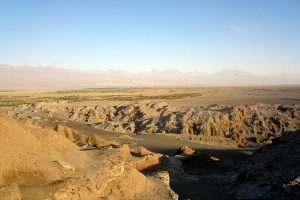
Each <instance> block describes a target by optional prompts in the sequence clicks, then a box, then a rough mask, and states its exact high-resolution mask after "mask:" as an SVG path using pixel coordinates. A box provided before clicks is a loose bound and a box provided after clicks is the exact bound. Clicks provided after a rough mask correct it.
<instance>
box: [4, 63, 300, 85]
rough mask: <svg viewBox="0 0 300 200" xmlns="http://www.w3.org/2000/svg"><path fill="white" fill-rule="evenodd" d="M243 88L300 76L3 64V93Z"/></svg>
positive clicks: (297, 79) (290, 80)
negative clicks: (96, 89) (109, 89)
mask: <svg viewBox="0 0 300 200" xmlns="http://www.w3.org/2000/svg"><path fill="white" fill-rule="evenodd" d="M240 84H243V85H248V84H249V85H252V84H261V85H263V84H300V75H299V74H278V75H256V74H252V73H248V72H243V71H238V70H231V69H225V70H223V71H221V72H218V73H214V74H206V73H202V72H179V71H176V70H165V71H157V70H151V71H142V72H137V73H132V72H127V71H119V70H117V71H115V70H107V71H100V70H99V71H95V70H89V71H84V70H82V71H81V70H73V69H66V68H60V67H31V66H12V65H6V64H2V65H1V64H0V88H1V89H22V88H23V89H29V88H64V87H65V88H75V87H145V86H206V85H208V86H209V85H240Z"/></svg>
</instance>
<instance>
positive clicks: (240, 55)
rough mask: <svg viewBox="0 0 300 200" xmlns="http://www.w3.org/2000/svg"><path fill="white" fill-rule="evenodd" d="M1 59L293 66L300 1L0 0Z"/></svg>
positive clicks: (263, 68)
mask: <svg viewBox="0 0 300 200" xmlns="http://www.w3.org/2000/svg"><path fill="white" fill-rule="evenodd" d="M0 63H3V64H14V65H22V64H27V65H46V66H48V65H54V66H61V67H67V68H77V69H99V70H107V69H118V70H129V71H143V70H152V69H156V70H166V69H174V70H180V71H203V72H216V71H221V70H223V69H225V68H230V69H236V70H243V71H248V72H253V73H263V74H276V73H288V72H292V73H294V72H296V73H300V1H299V0H236V1H230V0H218V1H217V0H210V1H209V0H207V1H201V0H151V1H150V0H119V1H116V0H94V1H89V0H81V1H76V0H72V1H71V0H63V1H60V0H48V1H46V0H38V1H30V0H26V1H24V0H20V1H17V0H0Z"/></svg>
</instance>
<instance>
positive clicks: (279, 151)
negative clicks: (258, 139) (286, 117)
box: [232, 132, 300, 199]
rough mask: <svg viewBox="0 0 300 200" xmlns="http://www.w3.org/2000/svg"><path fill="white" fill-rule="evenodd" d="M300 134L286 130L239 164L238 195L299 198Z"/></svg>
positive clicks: (242, 197) (236, 194)
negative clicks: (286, 131)
mask: <svg viewBox="0 0 300 200" xmlns="http://www.w3.org/2000/svg"><path fill="white" fill-rule="evenodd" d="M299 153H300V134H299V133H297V132H295V133H289V134H284V135H283V136H281V137H280V138H276V139H273V140H272V144H269V145H266V146H264V147H261V148H260V149H258V150H257V151H255V153H254V154H253V155H252V156H251V158H250V159H249V160H247V161H245V162H242V163H241V164H239V166H237V167H236V173H237V175H236V176H234V184H235V185H237V186H236V187H235V189H234V190H233V191H232V193H233V194H234V195H235V196H236V198H237V199H299V198H300V189H299V185H300V184H299V183H300V181H299V175H300V165H299V163H300V156H299Z"/></svg>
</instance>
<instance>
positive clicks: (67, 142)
mask: <svg viewBox="0 0 300 200" xmlns="http://www.w3.org/2000/svg"><path fill="white" fill-rule="evenodd" d="M85 136H86V135H82V134H80V133H78V132H76V131H74V130H72V129H70V128H68V127H66V126H58V127H57V128H56V131H54V130H50V129H45V128H41V127H35V126H33V125H31V126H27V125H26V124H20V123H17V122H16V121H15V120H13V119H11V118H9V117H8V116H7V115H6V114H4V113H2V112H0V158H1V162H0V199H1V200H2V199H3V200H4V199H5V200H9V199H24V200H27V199H30V200H40V199H53V200H68V199H74V200H76V199H78V200H79V199H87V200H96V199H145V200H146V199H149V200H150V199H158V200H159V199H161V200H162V199H177V198H178V196H177V195H176V194H175V193H174V192H173V191H172V190H171V189H170V187H169V186H168V185H166V184H165V183H164V182H162V181H154V179H151V177H150V178H149V177H146V176H145V175H143V174H142V173H141V172H139V170H138V168H137V167H136V166H134V165H132V164H131V163H130V161H132V160H133V159H134V158H133V156H131V154H130V148H129V146H128V145H126V144H124V145H116V144H110V145H106V143H109V142H108V141H104V140H102V139H101V138H98V139H99V140H98V139H97V138H96V139H95V138H94V139H90V140H89V139H87V137H85ZM78 141H80V142H83V143H84V142H85V143H86V145H88V146H93V147H94V148H92V149H88V150H86V149H82V147H81V146H77V145H76V144H78V143H79V142H78ZM99 141H100V142H99ZM151 155H152V156H155V155H156V154H153V153H152V154H151ZM145 159H146V160H147V158H146V157H145Z"/></svg>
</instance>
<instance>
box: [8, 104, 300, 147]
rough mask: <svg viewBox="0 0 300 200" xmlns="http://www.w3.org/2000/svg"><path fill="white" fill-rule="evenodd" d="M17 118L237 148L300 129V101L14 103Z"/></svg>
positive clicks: (267, 140) (266, 140) (13, 111)
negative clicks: (180, 105) (166, 135)
mask: <svg viewBox="0 0 300 200" xmlns="http://www.w3.org/2000/svg"><path fill="white" fill-rule="evenodd" d="M9 113H10V114H11V115H13V116H14V117H16V118H32V119H33V120H36V121H39V120H40V119H41V118H40V116H43V118H49V117H56V118H61V119H63V120H74V121H79V122H84V123H88V124H90V125H91V126H93V127H96V128H102V129H105V130H109V131H116V132H127V133H135V134H149V133H174V134H181V135H182V137H183V138H188V139H192V140H198V141H200V142H201V141H202V142H206V143H209V142H210V141H211V142H216V143H218V142H219V143H220V144H224V145H226V144H227V145H231V146H232V145H233V146H246V147H249V146H259V145H261V144H267V143H269V142H270V141H271V139H272V138H274V137H277V136H280V135H282V133H284V132H286V131H295V130H298V129H300V106H299V105H269V104H256V105H239V106H219V105H212V106H207V107H197V108H186V109H185V108H174V107H169V106H168V105H167V104H165V103H139V104H133V103H124V104H121V105H118V106H111V107H105V106H101V105H91V106H85V105H84V106H83V105H76V106H74V105H68V104H62V103H38V104H36V105H24V106H20V107H16V108H13V109H11V110H10V112H9Z"/></svg>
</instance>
